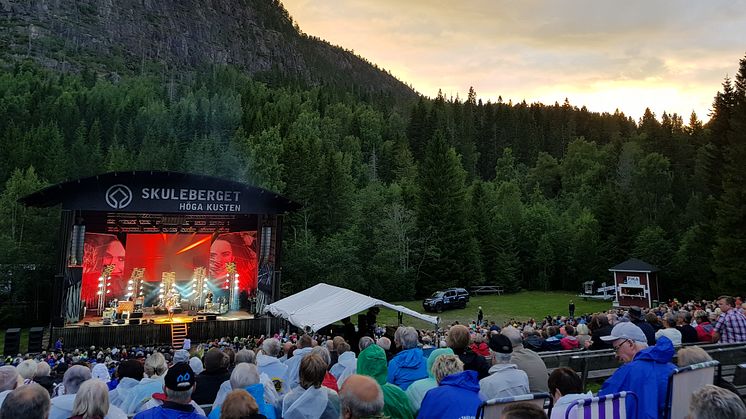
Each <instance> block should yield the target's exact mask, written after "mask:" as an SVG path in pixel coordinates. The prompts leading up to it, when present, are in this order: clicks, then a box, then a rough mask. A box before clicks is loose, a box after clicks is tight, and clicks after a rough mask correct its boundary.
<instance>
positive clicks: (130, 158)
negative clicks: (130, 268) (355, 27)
mask: <svg viewBox="0 0 746 419" xmlns="http://www.w3.org/2000/svg"><path fill="white" fill-rule="evenodd" d="M291 29H292V28H291ZM84 70H85V71H83V72H82V73H81V74H80V75H71V74H56V73H53V72H50V71H47V70H42V69H39V68H38V67H35V66H34V65H30V64H19V65H17V66H16V68H14V69H12V70H0V184H1V185H3V186H2V187H1V188H0V216H1V217H0V223H2V226H1V227H2V229H1V230H0V245H2V247H3V249H5V251H4V252H3V253H2V254H0V259H2V261H0V262H2V263H8V262H13V263H27V262H29V263H38V264H40V266H46V267H47V268H40V270H38V271H37V272H39V275H41V273H42V272H45V273H47V274H49V272H51V270H52V269H51V266H53V265H54V263H55V262H56V261H54V260H52V259H53V255H54V254H55V252H54V247H55V246H56V245H57V235H56V234H50V231H52V232H53V231H55V229H56V228H57V225H58V223H59V221H58V211H57V210H39V209H30V208H25V207H22V206H21V205H20V204H18V202H17V199H18V198H19V197H21V196H23V195H25V194H27V193H30V192H33V191H35V190H38V189H39V188H41V187H43V186H44V185H47V184H48V183H56V182H60V181H62V180H64V179H66V178H78V177H82V176H87V175H93V174H97V173H101V172H105V171H126V170H136V169H143V170H153V169H166V170H182V171H188V172H194V173H204V174H209V175H216V176H220V177H224V178H228V179H233V180H238V181H243V182H248V183H251V184H254V185H257V186H260V187H264V188H267V189H269V190H273V191H276V192H279V193H283V194H285V195H287V196H288V197H289V198H291V199H293V200H295V201H296V202H299V203H300V204H302V206H303V208H302V209H301V210H300V211H298V212H297V213H294V214H290V215H289V216H287V217H286V220H285V223H284V226H285V231H284V237H285V240H284V243H283V246H284V249H283V250H284V251H283V260H282V264H283V271H282V272H283V275H282V279H283V284H282V290H283V292H293V291H297V290H300V289H303V288H306V287H309V286H311V285H313V284H316V283H318V282H320V281H326V282H329V283H333V284H338V285H341V286H345V287H350V288H352V289H355V290H358V291H361V292H364V293H368V294H370V295H373V296H376V297H383V298H389V299H403V298H411V297H414V296H421V295H422V294H426V293H428V292H430V291H432V290H434V289H436V288H443V287H446V286H452V285H459V286H470V285H473V284H479V283H486V284H496V285H502V286H503V287H505V288H506V289H508V290H510V291H518V290H520V289H534V290H553V289H565V290H572V291H577V290H578V288H579V286H580V284H581V283H582V282H583V281H588V280H595V281H596V282H602V281H605V280H606V279H607V277H608V271H607V269H608V267H609V266H613V265H615V264H617V263H620V262H622V261H624V260H625V259H627V258H629V257H631V256H636V257H640V258H642V259H644V260H646V261H647V262H649V263H652V264H655V265H658V266H659V267H661V268H662V269H664V272H662V273H661V275H662V278H663V281H662V283H661V292H662V293H663V296H662V297H664V298H665V297H667V296H672V297H673V296H677V297H697V298H711V297H712V295H714V294H716V293H719V292H738V291H739V290H740V289H743V288H744V286H746V285H745V283H744V280H745V279H744V278H746V265H745V264H744V263H745V262H744V258H743V255H744V254H746V230H744V228H746V227H745V226H746V219H744V213H743V208H744V207H746V198H745V195H744V187H743V185H744V184H746V172H744V168H745V167H746V165H744V164H743V162H744V161H746V145H745V144H746V138H744V135H746V134H745V133H746V112H745V111H744V109H746V94H745V93H744V85H745V83H746V82H744V80H746V74H745V73H744V72H745V71H746V63H745V62H744V61H742V62H741V69H740V70H739V72H738V74H737V76H736V77H735V80H734V81H731V80H729V79H726V81H725V82H724V83H723V88H722V90H723V91H722V92H719V93H717V95H716V96H715V99H714V104H713V115H712V119H711V120H710V121H709V122H708V123H707V124H702V122H701V121H699V120H698V119H697V116H696V115H692V116H691V117H690V118H689V125H688V126H684V123H683V121H682V118H681V117H680V116H678V115H676V114H673V115H669V114H667V113H665V112H664V113H663V114H662V116H661V120H660V121H659V120H658V119H656V118H655V114H654V113H653V111H652V110H648V112H646V113H645V115H644V116H643V118H642V119H641V121H640V123H639V126H638V125H637V124H635V122H634V121H632V120H631V119H630V118H627V117H626V116H624V114H621V113H620V112H616V113H614V114H598V113H593V112H590V111H588V110H587V109H585V108H578V107H575V106H572V105H571V104H570V103H568V102H567V101H565V103H563V104H559V103H556V104H554V105H543V104H540V103H534V104H530V105H529V104H526V103H518V104H512V103H504V102H503V101H502V100H498V101H497V102H496V103H491V102H487V103H483V102H481V101H479V100H477V99H476V93H475V92H474V91H473V89H472V90H471V91H470V92H469V93H468V95H467V98H466V101H465V102H461V101H460V100H458V99H449V98H446V97H445V96H444V95H442V94H439V95H438V97H436V98H435V99H433V100H430V99H427V98H424V97H423V98H420V100H419V101H418V102H417V103H414V104H411V106H410V105H407V106H402V105H401V104H398V105H397V106H392V104H391V100H390V98H388V97H386V96H385V95H380V96H377V95H361V94H354V93H351V92H350V91H349V88H348V87H346V85H344V83H339V84H335V83H330V84H324V85H322V86H318V87H314V88H311V89H308V88H303V87H299V85H298V84H297V83H292V82H291V83H288V82H287V81H286V80H285V81H283V80H280V79H272V78H271V77H269V78H266V79H265V80H268V81H270V82H271V84H265V83H262V82H259V81H257V80H254V79H251V78H249V77H247V76H245V75H244V74H242V73H241V72H240V71H238V70H236V69H234V68H230V67H217V66H216V67H213V68H210V69H206V70H204V71H202V72H198V73H196V74H194V75H192V76H191V77H183V78H179V77H174V78H172V79H169V80H165V79H164V78H163V77H151V76H147V75H144V76H140V77H133V76H125V77H122V78H121V79H120V80H117V81H108V80H104V79H103V78H101V77H98V76H96V73H95V69H94V68H93V67H90V68H86V69H84ZM31 237H33V238H34V239H33V240H30V239H29V238H31ZM24 275H30V274H28V273H26V274H24ZM35 275H36V274H35ZM49 278H51V274H49V275H47V276H46V280H49ZM672 284H676V286H674V285H672ZM19 287H21V285H19ZM19 289H21V290H22V291H23V292H22V294H19V295H20V297H19V298H21V299H25V298H29V299H30V298H34V297H33V295H34V292H36V291H34V289H32V288H30V287H27V288H19ZM40 298H46V297H40Z"/></svg>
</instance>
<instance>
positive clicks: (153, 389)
mask: <svg viewBox="0 0 746 419" xmlns="http://www.w3.org/2000/svg"><path fill="white" fill-rule="evenodd" d="M167 371H168V364H167V363H166V358H164V357H163V354H161V353H160V352H155V353H153V354H151V355H149V356H148V357H147V358H146V359H145V365H144V376H143V379H142V380H140V382H139V383H137V384H136V385H135V386H133V387H132V388H130V389H129V391H128V392H127V397H126V398H125V399H124V401H123V402H122V404H120V405H118V407H120V408H121V409H122V410H123V411H124V412H125V413H127V414H128V415H131V414H133V413H137V412H140V411H141V410H144V409H145V404H146V403H147V402H148V401H150V399H151V398H152V395H153V394H154V393H160V392H161V391H162V389H163V380H164V377H165V376H166V372H167ZM120 386H121V384H120ZM117 388H119V386H117ZM52 405H53V406H54V400H52Z"/></svg>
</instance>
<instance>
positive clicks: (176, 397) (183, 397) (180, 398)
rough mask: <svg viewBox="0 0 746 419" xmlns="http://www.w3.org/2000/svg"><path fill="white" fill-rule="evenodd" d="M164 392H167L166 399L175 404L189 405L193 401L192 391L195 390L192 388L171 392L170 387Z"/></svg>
mask: <svg viewBox="0 0 746 419" xmlns="http://www.w3.org/2000/svg"><path fill="white" fill-rule="evenodd" d="M164 390H165V391H166V398H168V400H169V401H172V402H174V403H180V404H187V403H189V401H190V400H191V399H192V390H194V386H192V387H190V388H189V389H187V390H180V391H179V390H171V389H170V388H168V387H165V388H164Z"/></svg>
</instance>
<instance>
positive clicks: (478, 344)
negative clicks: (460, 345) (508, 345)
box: [469, 333, 490, 358]
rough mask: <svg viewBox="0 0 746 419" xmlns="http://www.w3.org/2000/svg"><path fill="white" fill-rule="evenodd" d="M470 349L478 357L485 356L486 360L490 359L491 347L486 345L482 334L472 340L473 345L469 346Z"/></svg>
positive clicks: (475, 335)
mask: <svg viewBox="0 0 746 419" xmlns="http://www.w3.org/2000/svg"><path fill="white" fill-rule="evenodd" d="M469 349H471V351H472V352H474V353H475V354H477V355H480V356H483V357H485V358H489V357H490V347H489V346H488V345H487V343H485V339H484V336H482V334H481V333H475V334H474V338H473V339H472V342H471V345H469Z"/></svg>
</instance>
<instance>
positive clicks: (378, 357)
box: [357, 345, 414, 419]
mask: <svg viewBox="0 0 746 419" xmlns="http://www.w3.org/2000/svg"><path fill="white" fill-rule="evenodd" d="M357 373H358V374H361V375H367V376H368V377H373V379H374V380H376V382H378V384H379V385H380V386H381V389H382V390H383V414H384V415H386V416H388V417H391V418H392V419H397V418H401V419H414V415H413V414H412V408H411V407H410V405H409V399H408V398H407V395H406V393H404V391H403V390H402V389H400V388H399V387H397V386H395V385H393V384H389V383H387V382H386V376H387V374H388V365H387V364H386V352H384V350H383V348H381V347H380V346H378V345H370V346H368V347H367V348H365V349H364V350H363V351H362V352H360V355H358V357H357Z"/></svg>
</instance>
